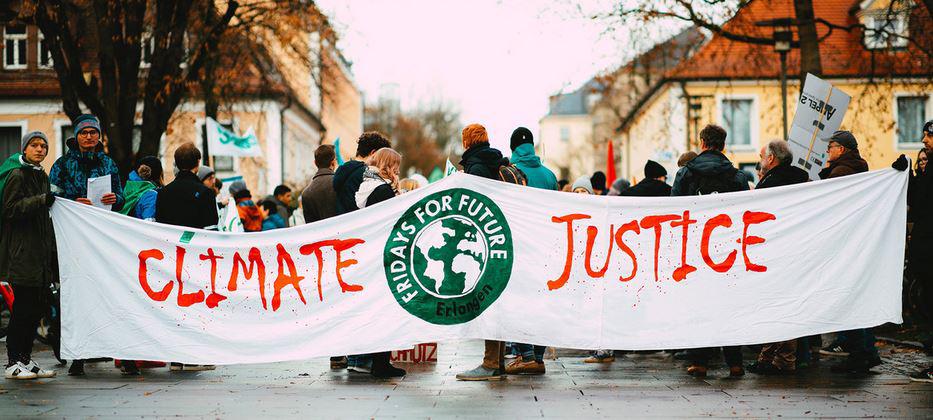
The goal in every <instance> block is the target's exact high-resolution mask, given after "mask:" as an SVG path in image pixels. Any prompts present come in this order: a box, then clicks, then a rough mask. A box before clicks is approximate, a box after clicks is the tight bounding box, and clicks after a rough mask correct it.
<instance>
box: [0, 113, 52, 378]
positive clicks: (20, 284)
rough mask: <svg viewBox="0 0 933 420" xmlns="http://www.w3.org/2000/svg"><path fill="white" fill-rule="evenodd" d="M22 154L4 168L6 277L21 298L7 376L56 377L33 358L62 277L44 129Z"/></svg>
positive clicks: (1, 251)
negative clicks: (53, 289) (53, 287)
mask: <svg viewBox="0 0 933 420" xmlns="http://www.w3.org/2000/svg"><path fill="white" fill-rule="evenodd" d="M20 152H21V153H16V154H14V155H12V156H10V157H9V158H8V159H7V160H6V161H5V162H4V163H3V166H0V198H2V207H0V278H2V279H3V280H5V281H7V282H9V283H10V285H11V286H12V287H13V293H14V295H15V296H16V303H15V304H14V305H13V307H12V313H11V315H10V324H9V326H8V330H7V339H6V346H7V364H6V371H5V376H6V378H7V379H35V378H51V377H53V376H55V371H53V370H45V369H42V368H41V367H39V365H38V364H36V362H35V361H33V360H32V343H33V341H34V340H35V338H36V327H38V325H39V320H40V319H41V318H42V314H43V313H45V312H46V308H47V307H48V305H49V301H48V297H49V293H48V290H49V286H50V285H51V283H52V282H53V281H57V280H58V256H57V250H56V246H55V230H54V228H53V227H52V218H51V217H50V216H49V207H51V206H52V203H54V202H55V196H54V195H53V194H52V193H51V189H50V185H49V178H48V177H47V176H46V175H45V171H43V169H42V166H39V164H40V163H42V161H43V160H45V157H46V156H47V155H48V153H49V140H48V138H47V137H46V136H45V134H43V133H42V132H40V131H33V132H31V133H28V134H26V135H25V136H23V139H22V141H21V144H20Z"/></svg>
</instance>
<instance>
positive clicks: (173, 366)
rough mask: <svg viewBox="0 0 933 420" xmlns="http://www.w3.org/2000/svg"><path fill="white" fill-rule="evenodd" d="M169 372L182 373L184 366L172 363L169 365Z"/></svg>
mask: <svg viewBox="0 0 933 420" xmlns="http://www.w3.org/2000/svg"><path fill="white" fill-rule="evenodd" d="M168 370H170V371H172V372H181V371H182V370H184V365H182V364H181V363H178V362H172V363H169V367H168Z"/></svg>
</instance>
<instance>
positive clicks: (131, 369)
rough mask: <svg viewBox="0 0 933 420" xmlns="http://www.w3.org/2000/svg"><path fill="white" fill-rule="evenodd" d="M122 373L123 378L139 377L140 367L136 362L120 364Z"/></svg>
mask: <svg viewBox="0 0 933 420" xmlns="http://www.w3.org/2000/svg"><path fill="white" fill-rule="evenodd" d="M120 373H121V374H122V375H123V376H139V367H138V366H136V363H135V362H131V363H120Z"/></svg>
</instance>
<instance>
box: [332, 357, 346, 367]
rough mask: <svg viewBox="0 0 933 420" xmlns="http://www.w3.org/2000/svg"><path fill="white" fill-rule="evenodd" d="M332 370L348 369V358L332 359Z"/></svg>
mask: <svg viewBox="0 0 933 420" xmlns="http://www.w3.org/2000/svg"><path fill="white" fill-rule="evenodd" d="M330 368H331V369H346V368H347V356H334V357H331V358H330Z"/></svg>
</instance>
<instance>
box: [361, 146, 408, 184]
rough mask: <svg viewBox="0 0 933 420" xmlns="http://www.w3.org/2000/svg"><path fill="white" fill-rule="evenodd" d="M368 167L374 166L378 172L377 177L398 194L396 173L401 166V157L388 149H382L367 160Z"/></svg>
mask: <svg viewBox="0 0 933 420" xmlns="http://www.w3.org/2000/svg"><path fill="white" fill-rule="evenodd" d="M369 165H370V166H375V167H376V169H378V170H379V176H381V177H382V179H384V180H386V181H389V184H391V185H392V189H393V190H395V192H396V193H398V192H399V179H398V175H397V172H398V170H399V168H400V167H401V166H402V155H401V154H399V153H398V152H396V151H395V150H392V149H390V148H388V147H383V148H381V149H379V150H377V151H376V153H374V154H373V156H372V157H371V158H370V159H369Z"/></svg>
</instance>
